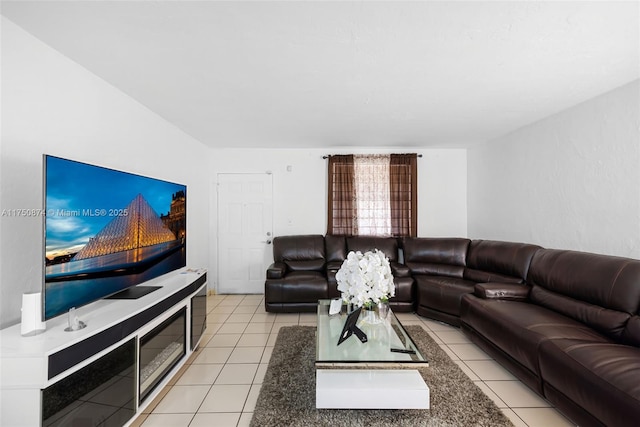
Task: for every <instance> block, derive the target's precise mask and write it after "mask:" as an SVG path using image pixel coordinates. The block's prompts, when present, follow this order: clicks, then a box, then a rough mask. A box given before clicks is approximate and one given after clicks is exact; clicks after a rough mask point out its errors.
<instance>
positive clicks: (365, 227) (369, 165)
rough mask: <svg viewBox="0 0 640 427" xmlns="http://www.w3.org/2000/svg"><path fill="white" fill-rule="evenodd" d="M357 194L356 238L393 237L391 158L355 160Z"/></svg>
mask: <svg viewBox="0 0 640 427" xmlns="http://www.w3.org/2000/svg"><path fill="white" fill-rule="evenodd" d="M353 166H354V176H355V185H354V190H355V194H356V203H355V206H356V221H355V227H354V234H356V235H364V236H367V235H368V236H389V235H391V204H390V196H389V187H390V181H389V155H388V154H378V155H355V156H353Z"/></svg>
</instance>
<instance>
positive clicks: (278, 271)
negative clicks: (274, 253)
mask: <svg viewBox="0 0 640 427" xmlns="http://www.w3.org/2000/svg"><path fill="white" fill-rule="evenodd" d="M286 272H287V265H286V264H285V263H284V262H274V263H273V264H271V265H270V266H269V268H267V279H282V278H283V277H284V273H286Z"/></svg>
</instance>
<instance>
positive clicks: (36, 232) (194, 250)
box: [0, 18, 210, 327]
mask: <svg viewBox="0 0 640 427" xmlns="http://www.w3.org/2000/svg"><path fill="white" fill-rule="evenodd" d="M1 101H2V138H1V140H2V145H1V146H0V150H1V151H0V165H1V168H0V169H1V170H0V176H1V178H0V206H1V207H2V209H18V208H41V207H42V155H43V154H44V153H46V154H52V155H57V156H60V157H65V158H70V159H74V160H79V161H84V162H88V163H92V164H97V165H100V166H107V167H110V168H114V169H119V170H124V171H128V172H133V173H138V174H142V175H146V176H151V177H156V178H161V179H165V180H168V181H174V182H179V183H182V184H186V185H187V191H188V202H187V204H188V214H187V215H188V224H187V227H188V228H187V236H188V239H187V263H188V264H189V265H192V266H197V267H206V268H208V260H209V254H208V249H209V243H208V233H207V231H208V226H209V195H210V190H209V185H208V182H209V180H208V176H209V173H208V166H209V165H208V163H207V153H208V149H207V148H206V147H205V146H204V145H202V144H201V143H199V142H198V141H196V140H194V139H193V138H191V137H189V136H187V135H186V134H184V133H183V132H181V131H180V130H179V129H177V128H176V127H174V126H173V125H170V124H169V123H168V122H166V121H165V120H163V119H162V118H160V117H159V116H157V115H156V114H154V113H152V112H151V111H149V110H148V109H147V108H145V107H144V106H142V105H140V104H139V103H137V102H135V101H133V100H132V99H131V98H129V97H127V96H126V95H124V94H123V93H122V92H120V91H118V90H117V89H115V88H113V87H112V86H110V85H109V84H107V83H106V82H104V81H103V80H101V79H99V78H98V77H96V76H95V75H93V74H91V73H89V72H88V71H87V70H85V69H84V68H82V67H80V66H79V65H78V64H76V63H74V62H72V61H70V60H69V59H67V58H66V57H64V56H62V55H61V54H59V53H58V52H57V51H55V50H53V49H51V48H49V47H48V46H46V45H44V44H43V43H41V42H40V41H38V40H37V39H35V38H34V37H32V36H31V35H30V34H28V33H26V32H24V31H23V30H22V29H20V28H19V27H17V26H15V25H14V24H13V23H11V22H10V21H9V20H7V19H6V18H2V94H1ZM0 221H1V222H0V233H1V235H2V240H1V242H0V251H1V253H2V257H0V296H1V307H0V308H1V317H0V327H5V326H9V325H11V324H14V323H18V322H19V320H20V304H21V295H22V293H24V292H35V291H40V290H41V286H42V268H43V256H44V255H43V238H42V232H43V230H42V218H34V217H14V216H6V215H5V216H2V217H1V218H0ZM203 230H204V231H203Z"/></svg>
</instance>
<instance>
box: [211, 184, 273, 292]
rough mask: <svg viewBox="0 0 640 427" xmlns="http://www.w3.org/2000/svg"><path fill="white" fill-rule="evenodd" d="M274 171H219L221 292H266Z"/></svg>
mask: <svg viewBox="0 0 640 427" xmlns="http://www.w3.org/2000/svg"><path fill="white" fill-rule="evenodd" d="M272 189H273V183H272V177H271V174H267V173H262V174H237V173H220V174H218V292H219V293H221V294H261V293H264V281H265V277H266V270H267V267H268V266H269V264H270V263H271V260H272V259H273V252H272V251H273V249H272V246H271V239H272V238H273V236H272V231H271V229H272V216H273V212H272V197H273V194H272Z"/></svg>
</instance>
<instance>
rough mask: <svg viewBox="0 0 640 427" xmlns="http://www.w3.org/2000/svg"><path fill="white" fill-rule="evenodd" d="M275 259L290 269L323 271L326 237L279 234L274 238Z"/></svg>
mask: <svg viewBox="0 0 640 427" xmlns="http://www.w3.org/2000/svg"><path fill="white" fill-rule="evenodd" d="M273 260H274V261H281V262H284V263H285V264H286V265H287V267H288V268H287V270H289V271H321V270H322V269H323V268H324V265H325V252H324V237H323V236H321V235H316V234H312V235H300V236H278V237H276V238H274V239H273Z"/></svg>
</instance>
